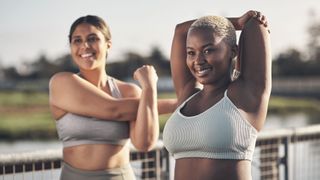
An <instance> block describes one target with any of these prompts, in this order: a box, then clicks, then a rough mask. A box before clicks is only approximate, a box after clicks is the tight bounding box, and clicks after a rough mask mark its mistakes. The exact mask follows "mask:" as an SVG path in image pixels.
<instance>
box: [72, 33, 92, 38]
mask: <svg viewBox="0 0 320 180" xmlns="http://www.w3.org/2000/svg"><path fill="white" fill-rule="evenodd" d="M90 36H97V34H95V33H91V34H89V35H88V36H87V37H90ZM74 38H81V36H78V35H75V36H72V39H74Z"/></svg>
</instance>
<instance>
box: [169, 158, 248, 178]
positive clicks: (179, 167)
mask: <svg viewBox="0 0 320 180" xmlns="http://www.w3.org/2000/svg"><path fill="white" fill-rule="evenodd" d="M174 176H175V178H174V179H175V180H221V179H223V180H229V179H230V180H251V179H252V177H251V161H248V160H220V159H219V160H218V159H207V158H182V159H178V160H176V165H175V175H174Z"/></svg>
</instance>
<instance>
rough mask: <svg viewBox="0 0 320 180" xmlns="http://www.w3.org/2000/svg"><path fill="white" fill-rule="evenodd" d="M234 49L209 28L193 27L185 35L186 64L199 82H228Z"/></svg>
mask: <svg viewBox="0 0 320 180" xmlns="http://www.w3.org/2000/svg"><path fill="white" fill-rule="evenodd" d="M234 55H235V49H233V48H231V47H230V45H228V44H227V43H226V42H225V40H224V39H223V38H222V37H219V36H216V35H215V34H214V32H213V30H212V29H210V28H195V29H192V30H190V31H189V32H188V36H187V66H188V67H189V69H190V71H191V73H192V74H193V76H194V77H195V78H196V79H197V81H198V82H200V83H201V84H203V85H205V84H213V83H228V82H230V65H231V59H232V57H233V56H234Z"/></svg>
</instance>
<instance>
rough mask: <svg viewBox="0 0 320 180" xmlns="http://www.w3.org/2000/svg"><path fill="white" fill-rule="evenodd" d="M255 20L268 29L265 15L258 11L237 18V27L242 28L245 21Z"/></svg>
mask: <svg viewBox="0 0 320 180" xmlns="http://www.w3.org/2000/svg"><path fill="white" fill-rule="evenodd" d="M252 17H253V18H255V19H257V20H258V21H259V22H260V23H261V24H263V25H264V26H265V27H268V21H267V18H266V16H265V15H263V14H262V13H261V12H260V11H254V10H250V11H248V12H246V13H245V14H243V15H242V16H240V17H239V19H238V26H239V27H241V29H242V28H243V27H244V25H245V24H246V22H247V21H249V19H251V18H252Z"/></svg>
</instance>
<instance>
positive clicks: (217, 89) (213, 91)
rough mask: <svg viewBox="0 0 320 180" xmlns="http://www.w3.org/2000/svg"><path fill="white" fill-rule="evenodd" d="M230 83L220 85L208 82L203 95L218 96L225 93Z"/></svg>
mask: <svg viewBox="0 0 320 180" xmlns="http://www.w3.org/2000/svg"><path fill="white" fill-rule="evenodd" d="M228 86H229V83H228V84H222V85H220V86H217V85H212V84H206V85H204V86H203V89H202V91H203V95H205V96H212V95H213V96H216V95H220V94H223V93H224V92H225V91H226V89H228Z"/></svg>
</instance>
